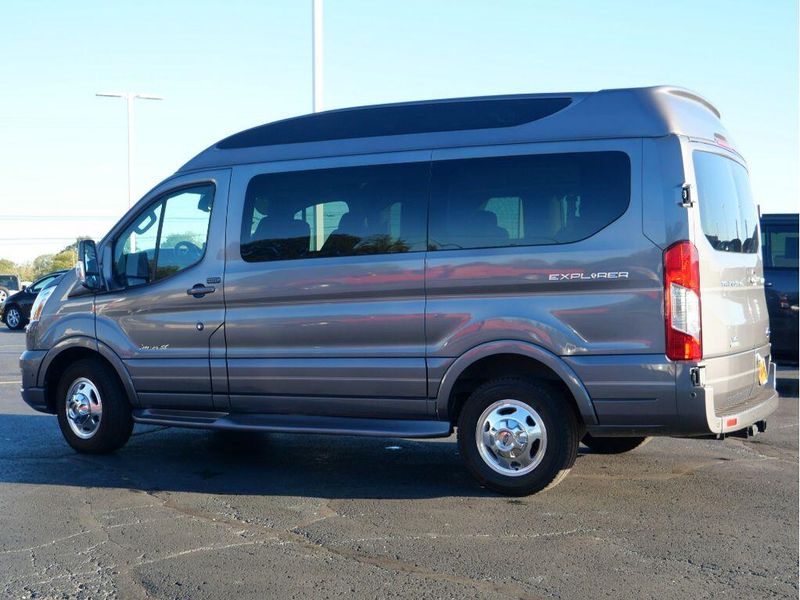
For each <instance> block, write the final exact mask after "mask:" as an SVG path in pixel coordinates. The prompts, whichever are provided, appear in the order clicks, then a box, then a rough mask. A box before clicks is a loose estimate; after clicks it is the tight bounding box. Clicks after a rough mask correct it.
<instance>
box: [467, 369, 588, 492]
mask: <svg viewBox="0 0 800 600" xmlns="http://www.w3.org/2000/svg"><path fill="white" fill-rule="evenodd" d="M570 402H571V401H570V399H568V398H565V397H563V394H561V393H559V392H558V391H557V390H556V388H554V387H553V386H551V385H549V384H548V383H547V382H544V381H538V380H528V379H522V378H503V379H496V380H492V381H489V382H487V383H485V384H483V385H481V386H480V387H478V388H477V389H476V390H475V391H474V392H473V393H472V395H470V397H469V398H468V399H467V401H466V403H465V405H464V407H463V408H462V410H461V414H460V415H459V419H458V445H459V450H460V451H461V455H462V456H463V457H464V460H465V462H466V464H467V468H468V469H469V470H470V472H471V473H472V475H473V476H474V477H475V478H476V479H477V480H478V482H479V483H480V484H481V485H483V486H485V487H487V488H489V489H492V490H494V491H496V492H500V493H501V494H509V495H514V496H522V495H527V494H533V493H535V492H538V491H540V490H543V489H545V488H547V487H552V486H554V485H556V484H557V483H558V482H559V481H561V479H563V478H564V476H566V474H567V473H568V472H569V469H570V467H572V465H573V463H574V462H575V457H576V456H577V453H578V442H579V440H580V435H579V427H578V419H577V417H576V415H575V412H574V411H573V409H572V406H571V405H570Z"/></svg>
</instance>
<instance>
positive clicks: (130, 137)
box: [95, 92, 163, 209]
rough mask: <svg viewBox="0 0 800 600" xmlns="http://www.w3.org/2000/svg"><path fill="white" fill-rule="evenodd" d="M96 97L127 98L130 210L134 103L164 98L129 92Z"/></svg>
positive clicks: (129, 202)
mask: <svg viewBox="0 0 800 600" xmlns="http://www.w3.org/2000/svg"><path fill="white" fill-rule="evenodd" d="M95 95H96V96H102V97H103V98H125V101H126V103H127V105H128V208H129V209H130V207H131V205H132V204H133V101H134V100H136V99H137V98H139V99H140V100H163V98H162V97H160V96H152V95H150V94H133V93H129V92H101V93H98V94H95Z"/></svg>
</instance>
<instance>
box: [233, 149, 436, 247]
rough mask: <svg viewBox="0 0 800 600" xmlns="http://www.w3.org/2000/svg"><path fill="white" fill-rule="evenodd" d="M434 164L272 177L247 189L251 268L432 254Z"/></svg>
mask: <svg viewBox="0 0 800 600" xmlns="http://www.w3.org/2000/svg"><path fill="white" fill-rule="evenodd" d="M427 178H428V164H427V163H411V164H400V165H379V166H368V167H348V168H342V169H322V170H317V171H295V172H290V173H270V174H265V175H258V176H256V177H254V178H253V179H252V180H251V181H250V183H249V185H248V186H247V193H246V197H245V206H244V215H243V218H242V231H241V254H242V258H243V259H244V260H246V261H248V262H258V261H269V260H291V259H298V258H313V257H331V256H353V255H361V254H386V253H393V252H411V251H415V250H424V249H425V207H426V190H427Z"/></svg>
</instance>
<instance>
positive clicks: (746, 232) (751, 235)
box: [693, 151, 758, 253]
mask: <svg viewBox="0 0 800 600" xmlns="http://www.w3.org/2000/svg"><path fill="white" fill-rule="evenodd" d="M693 158H694V171H695V179H696V180H697V195H698V203H699V205H700V222H701V224H702V227H703V233H705V235H706V238H707V239H708V241H709V242H710V243H711V245H712V246H713V247H714V249H715V250H720V251H722V252H745V253H755V252H756V251H757V250H758V212H757V210H756V206H755V203H754V202H753V197H752V195H751V193H750V182H749V181H748V177H747V171H745V169H744V167H743V166H742V165H740V164H739V163H737V162H735V161H733V160H731V159H729V158H725V157H724V156H721V155H719V154H712V153H711V152H700V151H695V152H694V153H693Z"/></svg>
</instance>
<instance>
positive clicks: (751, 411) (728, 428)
mask: <svg viewBox="0 0 800 600" xmlns="http://www.w3.org/2000/svg"><path fill="white" fill-rule="evenodd" d="M776 382H777V370H776V367H775V363H771V364H770V370H769V378H768V379H767V382H766V383H765V384H764V385H763V386H760V388H759V389H758V393H757V394H756V395H755V396H753V397H752V398H751V399H750V400H749V401H748V402H746V403H744V404H742V405H740V406H738V407H734V408H731V409H727V410H725V411H722V414H719V413H717V412H716V411H715V410H714V388H711V387H709V388H706V390H705V396H706V397H705V402H706V422H707V423H708V430H709V432H710V433H713V434H717V435H724V434H727V433H731V432H734V431H739V430H740V429H745V428H746V427H749V426H750V425H753V424H754V423H757V422H758V421H763V420H765V419H766V418H767V417H768V416H769V415H771V414H772V413H773V412H775V410H776V409H777V408H778V402H779V397H778V392H777V390H776V389H775V388H776Z"/></svg>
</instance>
